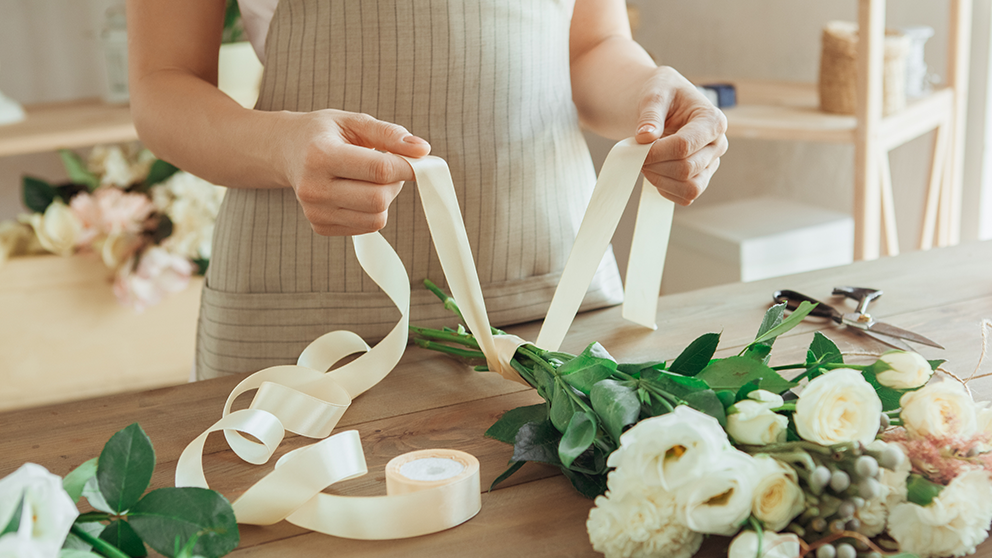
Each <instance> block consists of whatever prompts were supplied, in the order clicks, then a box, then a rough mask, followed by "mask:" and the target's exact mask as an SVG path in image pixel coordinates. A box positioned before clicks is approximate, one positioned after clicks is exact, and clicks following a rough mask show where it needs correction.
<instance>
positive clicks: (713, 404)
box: [684, 389, 727, 428]
mask: <svg viewBox="0 0 992 558" xmlns="http://www.w3.org/2000/svg"><path fill="white" fill-rule="evenodd" d="M684 399H685V402H686V403H688V405H689V406H690V407H692V408H693V409H696V410H697V411H700V412H703V413H706V414H707V415H710V416H711V417H713V418H715V419H716V420H718V421H719V422H720V426H722V427H723V428H727V413H726V411H725V410H724V408H723V403H721V402H720V398H719V397H717V395H716V392H715V391H713V390H711V389H708V390H705V391H697V392H694V393H690V394H689V395H686V396H685V398H684Z"/></svg>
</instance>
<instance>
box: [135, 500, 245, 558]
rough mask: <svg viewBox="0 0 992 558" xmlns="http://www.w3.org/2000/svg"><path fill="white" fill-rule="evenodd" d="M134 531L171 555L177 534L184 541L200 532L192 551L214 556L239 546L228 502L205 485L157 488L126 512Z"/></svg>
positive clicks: (163, 552) (210, 557) (211, 557)
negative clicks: (199, 486) (203, 486)
mask: <svg viewBox="0 0 992 558" xmlns="http://www.w3.org/2000/svg"><path fill="white" fill-rule="evenodd" d="M128 518H129V519H130V523H131V526H132V527H134V530H135V532H136V533H137V534H138V535H139V536H140V537H141V538H142V539H143V540H144V541H145V543H146V544H148V546H150V547H152V548H153V549H155V551H157V552H159V553H161V554H163V555H165V556H173V554H174V553H175V548H176V546H175V545H176V537H177V536H178V537H179V539H180V542H181V543H182V544H185V542H186V541H187V540H189V538H190V537H192V536H194V535H196V534H197V533H199V534H200V539H199V540H198V541H197V543H196V546H195V547H194V554H199V555H201V556H204V557H206V558H215V557H218V556H223V555H225V554H227V553H228V552H231V551H232V550H234V549H235V548H236V547H237V546H238V542H239V541H240V536H239V535H238V524H237V521H236V520H235V518H234V510H233V509H232V508H231V504H230V502H228V501H227V499H226V498H224V497H223V496H221V495H220V494H218V493H216V492H214V491H213V490H208V489H206V488H195V487H184V488H172V487H169V488H159V489H158V490H153V491H151V492H149V493H148V494H146V495H145V497H144V498H142V499H141V500H139V501H138V503H137V504H135V505H134V507H132V508H131V511H130V513H128Z"/></svg>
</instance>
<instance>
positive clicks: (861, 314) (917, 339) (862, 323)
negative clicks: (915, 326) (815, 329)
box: [773, 287, 944, 351]
mask: <svg viewBox="0 0 992 558" xmlns="http://www.w3.org/2000/svg"><path fill="white" fill-rule="evenodd" d="M833 294H834V295H835V296H845V297H847V298H851V299H854V300H856V301H858V309H857V310H856V311H854V312H848V313H846V314H844V313H841V312H839V311H838V310H837V309H835V308H834V307H832V306H830V305H828V304H824V303H822V302H820V301H818V300H816V299H814V298H811V297H808V296H806V295H804V294H802V293H797V292H796V291H789V290H785V291H776V292H775V294H774V295H773V296H774V298H775V302H785V303H786V308H788V309H789V310H795V309H796V308H798V307H799V304H800V303H801V302H803V301H806V302H810V303H813V304H816V308H813V311H812V312H810V315H811V316H818V317H821V318H830V319H831V320H833V321H835V322H837V323H838V324H843V325H846V326H850V327H853V328H855V329H857V330H859V331H861V332H862V333H864V334H865V335H867V336H869V337H871V338H873V339H875V340H877V341H880V342H882V343H885V344H886V345H889V346H890V347H895V348H897V349H901V350H903V351H912V350H913V348H912V347H910V346H909V345H907V344H906V343H904V342H903V341H902V340H903V339H905V340H906V341H912V342H913V343H920V344H921V345H929V346H931V347H936V348H938V349H943V348H944V347H942V346H940V345H939V344H938V343H936V342H934V341H932V340H930V339H928V338H926V337H924V336H922V335H920V334H918V333H914V332H912V331H908V330H905V329H902V328H900V327H896V326H894V325H890V324H887V323H884V322H879V321H877V320H875V319H874V318H872V317H871V315H870V314H868V304H869V303H870V302H871V301H873V300H875V299H876V298H878V297H880V296H882V291H880V290H878V289H868V288H864V287H834V291H833Z"/></svg>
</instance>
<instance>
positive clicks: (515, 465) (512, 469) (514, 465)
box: [489, 461, 526, 492]
mask: <svg viewBox="0 0 992 558" xmlns="http://www.w3.org/2000/svg"><path fill="white" fill-rule="evenodd" d="M524 463H526V461H511V462H510V466H509V467H507V468H506V470H505V471H503V472H502V473H500V475H499V476H498V477H496V480H494V481H493V483H492V484H490V485H489V491H490V492H492V491H493V490H494V489H495V488H496V485H498V484H499V483H501V482H503V481H505V480H506V479H508V478H510V476H511V475H513V473H516V472H517V471H519V470H520V468H521V467H523V466H524Z"/></svg>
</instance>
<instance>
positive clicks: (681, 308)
mask: <svg viewBox="0 0 992 558" xmlns="http://www.w3.org/2000/svg"><path fill="white" fill-rule="evenodd" d="M990 278H992V242H984V243H973V244H966V245H961V246H957V247H953V248H941V249H936V250H932V251H929V252H914V253H910V254H905V255H902V256H899V257H895V258H884V259H881V260H875V261H871V262H858V263H855V264H852V265H849V266H844V267H839V268H833V269H828V270H821V271H817V272H810V273H805V274H800V275H794V276H790V277H785V278H777V279H769V280H764V281H759V282H754V283H746V284H734V285H723V286H719V287H713V288H709V289H703V290H699V291H694V292H689V293H682V294H678V295H672V296H665V297H661V298H660V299H659V301H658V326H659V327H658V330H657V331H647V330H644V329H642V328H639V327H637V326H634V325H631V324H627V323H625V322H623V321H622V320H621V318H620V309H619V308H610V309H605V310H600V311H596V312H590V313H587V314H584V315H581V316H579V317H578V318H577V319H576V321H575V324H574V325H573V326H572V330H571V331H570V333H569V336H568V338H567V339H566V342H565V346H564V347H563V350H567V351H572V352H578V351H580V350H581V349H582V348H583V347H584V346H585V345H586V344H588V343H590V342H593V341H600V342H601V343H602V344H603V345H604V346H605V347H606V348H607V349H608V350H609V351H610V352H611V353H612V354H613V355H614V356H615V357H617V358H618V359H619V360H621V361H637V360H648V359H672V358H674V357H675V356H677V355H678V353H679V352H680V351H681V350H682V348H684V347H685V346H686V345H687V344H688V343H689V342H690V341H692V340H693V339H694V338H695V337H697V336H699V335H701V334H703V333H707V332H711V331H717V332H722V342H721V345H720V353H719V354H720V355H721V356H726V355H729V354H732V353H735V352H737V351H739V350H740V348H741V347H742V346H743V345H745V344H746V343H747V342H748V341H750V340H751V339H753V337H754V334H755V331H756V330H757V327H758V324H759V323H760V320H761V317H762V315H763V314H764V312H765V310H766V309H767V308H768V306H769V304H770V303H771V294H772V292H773V291H775V290H777V289H784V288H791V289H794V290H798V291H800V292H804V293H806V294H808V295H810V296H813V297H816V298H820V299H821V300H824V302H828V303H831V304H834V305H836V306H845V305H846V307H848V308H850V309H853V303H852V304H847V303H845V302H843V301H840V300H839V299H835V298H831V297H830V296H829V294H830V291H831V289H832V287H834V286H840V285H854V286H867V287H873V288H879V289H882V290H884V292H885V294H884V296H882V297H881V298H880V299H879V300H878V301H876V302H875V303H873V305H872V307H871V308H870V311H871V313H872V315H873V316H874V317H875V318H876V319H880V320H883V321H886V322H889V323H892V324H893V325H897V326H900V327H903V328H907V329H911V330H913V331H917V332H919V333H922V334H923V335H926V336H928V337H930V338H932V339H934V340H936V341H937V342H939V343H942V344H943V345H944V346H945V347H946V350H944V351H940V350H937V349H931V348H928V347H921V348H920V351H921V353H922V354H923V355H924V356H926V357H927V358H946V359H948V362H947V364H946V366H947V367H948V368H949V369H950V370H953V371H955V372H956V373H958V374H959V375H968V374H970V373H971V372H972V371H973V370H974V369H975V366H976V364H977V361H978V358H979V355H980V354H981V350H982V347H981V344H982V343H981V338H982V336H981V330H980V325H979V324H980V321H981V319H982V318H992V280H990ZM538 327H539V324H524V325H522V326H518V327H516V328H512V329H513V333H516V334H518V335H520V336H522V337H524V338H528V339H533V338H535V337H536V334H537V329H538ZM817 330H820V331H822V332H823V333H824V334H826V335H827V336H828V337H830V338H831V339H833V340H834V341H835V342H836V343H837V344H838V345H839V346H840V348H841V349H842V350H843V351H846V352H876V353H877V352H881V351H884V350H886V347H885V346H883V345H880V344H879V343H877V342H875V341H873V340H871V339H869V338H867V337H864V336H862V335H860V334H858V333H856V332H853V331H849V330H845V329H843V328H842V327H839V326H836V325H835V324H833V323H832V322H829V323H828V322H825V321H822V320H807V321H805V322H804V323H803V324H801V325H800V326H799V327H797V328H796V329H795V330H793V331H792V332H790V333H789V334H787V335H785V336H782V337H780V338H779V339H778V340H777V341H776V344H775V349H774V350H773V361H772V364H783V363H789V362H796V361H799V360H802V359H803V358H804V357H805V348H806V346H807V345H808V344H809V341H810V339H811V334H812V332H813V331H817ZM866 358H867V357H866ZM983 371H985V372H992V363H988V364H986V365H985V366H984V367H983ZM239 379H240V378H238V377H234V378H219V379H215V380H209V381H205V382H199V383H196V384H187V385H182V386H178V387H169V388H163V389H158V390H153V391H145V392H139V393H130V394H118V395H112V396H108V397H103V398H99V399H91V400H86V401H79V402H73V403H67V404H62V405H55V406H49V407H39V408H32V409H23V410H19V411H12V412H7V413H4V414H0V477H2V476H5V475H7V474H9V473H11V472H12V471H14V470H15V469H16V468H17V467H19V466H20V465H21V464H22V463H24V462H25V461H33V462H37V463H40V464H42V465H44V466H46V467H48V468H49V469H50V470H51V471H52V472H54V473H56V474H59V475H64V474H66V473H67V472H69V471H70V470H71V469H72V468H74V467H75V466H76V465H78V464H79V463H81V462H83V461H85V460H86V459H89V458H91V457H94V456H96V455H98V454H99V451H100V449H101V448H102V445H103V443H104V442H105V441H106V440H107V439H108V438H109V437H110V436H111V435H112V434H113V433H114V432H115V431H117V430H119V429H121V428H123V427H124V426H127V425H128V424H130V423H132V422H139V423H140V424H141V426H142V427H143V428H144V429H145V431H146V432H147V433H148V434H149V436H150V437H151V439H152V441H153V443H154V444H155V448H156V455H157V460H158V466H157V469H156V473H155V476H154V477H153V479H152V484H153V487H162V486H168V485H170V484H171V482H172V477H173V474H174V472H175V462H176V459H177V458H178V457H179V454H180V453H181V451H182V449H183V448H184V447H185V445H186V444H187V443H189V441H190V440H192V439H193V438H194V437H195V436H197V435H198V434H200V432H202V431H203V430H205V429H206V428H207V427H209V426H210V425H211V424H212V423H213V422H214V421H215V420H216V419H218V418H219V417H220V413H221V407H222V405H223V401H224V399H225V398H226V396H227V394H228V393H229V392H230V390H231V389H232V388H233V387H234V385H235V384H236V383H237V381H238V380H239ZM972 389H973V390H974V391H975V392H976V395H977V396H978V397H980V398H984V399H989V398H990V395H992V381H987V380H979V381H977V382H975V383H974V384H973V385H972ZM539 401H540V398H539V397H538V396H537V395H536V393H534V391H533V390H529V389H526V388H523V387H522V386H520V385H519V384H516V383H513V382H507V381H504V380H502V379H501V378H499V377H498V376H496V375H495V374H488V373H476V372H472V371H471V370H469V369H467V368H465V367H463V366H462V365H460V364H458V363H456V362H454V361H451V360H449V359H446V358H444V357H441V356H439V355H436V354H433V353H428V352H426V351H423V350H420V349H416V348H410V349H409V350H408V352H407V354H406V355H405V356H404V357H403V360H402V362H401V364H400V365H399V366H398V367H397V368H396V369H395V370H394V371H393V372H392V373H391V374H390V375H389V376H388V377H387V378H386V379H385V380H384V381H383V382H382V383H381V384H380V385H378V386H376V387H375V388H373V389H371V390H370V391H369V392H368V393H366V394H365V395H362V396H361V397H359V398H358V399H357V400H356V401H355V402H354V403H353V404H352V408H351V409H349V411H348V412H347V413H346V414H345V416H344V419H343V421H342V422H341V424H340V426H339V428H338V430H343V429H356V430H358V432H359V433H360V434H361V438H362V443H363V446H364V448H365V452H366V459H367V460H368V465H369V474H368V475H366V476H365V477H363V478H360V479H356V480H352V481H348V482H346V483H342V484H341V485H340V486H337V485H336V486H335V487H332V489H331V490H330V491H331V492H335V493H338V494H347V495H380V494H384V493H385V481H384V472H383V470H384V466H385V463H386V462H387V461H388V460H389V459H390V458H392V457H394V456H396V455H398V454H401V453H405V452H407V451H411V450H415V449H422V448H455V449H460V450H463V451H467V452H470V453H472V454H474V455H476V456H477V457H478V458H479V461H480V463H481V474H482V483H483V489H484V494H483V507H482V512H481V513H480V514H479V515H478V516H476V517H475V518H474V519H472V520H470V521H469V522H467V523H466V524H464V525H462V526H460V527H457V528H455V529H451V530H448V531H445V532H442V533H437V534H434V535H428V536H424V537H417V538H414V539H407V540H399V541H381V542H374V541H373V542H370V541H352V540H345V539H338V538H333V537H329V536H326V535H321V534H316V533H311V532H305V531H304V530H302V529H300V528H298V527H295V526H293V525H290V524H287V523H285V522H282V523H279V524H276V525H272V526H267V527H256V526H247V525H246V526H242V527H241V534H242V542H241V545H240V547H239V548H238V549H237V550H236V551H235V553H234V554H235V555H237V556H242V555H243V556H286V555H294V556H309V555H324V554H330V553H332V552H333V553H335V554H337V555H347V556H595V555H597V554H596V553H595V552H594V551H593V550H592V548H591V546H590V545H589V541H588V538H587V536H586V533H585V518H586V516H587V514H588V510H589V508H590V507H591V506H592V502H591V501H589V500H586V499H584V498H583V497H581V496H579V495H578V494H577V493H576V492H575V491H574V490H572V488H571V487H570V486H569V484H568V482H567V481H566V480H565V479H564V478H563V477H561V476H560V475H559V474H558V473H557V472H556V471H555V470H554V469H551V468H547V467H541V466H537V465H528V466H526V467H525V468H524V469H522V470H521V471H520V472H519V473H517V475H515V476H514V477H513V478H512V479H511V480H510V481H509V482H506V483H504V484H503V485H501V486H500V487H499V488H498V489H496V490H493V491H492V492H486V491H485V490H486V487H488V485H489V483H491V482H492V480H493V479H494V478H495V477H496V476H498V475H499V474H500V473H501V472H502V471H503V469H504V468H505V466H506V463H507V461H508V459H509V457H510V455H511V453H512V448H510V447H509V446H507V445H505V444H501V443H499V442H495V441H493V440H489V439H486V438H485V437H484V436H483V433H484V432H485V430H486V429H487V428H488V427H489V425H491V424H492V423H493V422H494V421H495V420H496V418H497V417H498V416H499V415H500V414H501V413H503V412H505V411H507V410H509V409H512V408H514V407H517V406H520V405H529V404H533V403H536V402H539ZM244 404H246V402H244ZM310 442H311V441H310V440H308V439H305V438H300V437H289V438H287V440H286V441H284V442H283V445H282V446H281V447H280V448H279V450H278V452H277V454H276V456H277V457H278V456H279V455H282V454H283V453H285V452H287V451H289V450H291V449H294V448H296V447H300V446H301V445H304V444H307V443H310ZM204 465H205V470H206V473H207V480H208V481H209V482H210V483H211V487H212V488H214V489H216V490H219V491H220V492H222V493H224V494H225V495H226V496H228V497H229V498H236V497H237V496H238V494H240V493H241V492H243V491H244V490H245V489H246V488H247V487H248V486H250V485H251V484H252V483H253V482H255V481H256V480H258V479H259V478H261V477H262V476H263V475H264V474H266V473H267V472H268V471H269V470H270V465H263V466H252V465H248V464H246V463H244V462H242V461H240V459H238V458H237V457H236V456H235V455H234V454H233V452H231V451H230V450H229V449H227V447H226V444H225V442H224V439H223V437H222V436H220V435H218V434H213V435H211V437H210V439H209V440H208V443H207V447H206V452H205V457H204ZM725 545H726V539H722V538H719V537H714V538H712V539H711V540H710V541H708V542H707V543H706V545H704V548H703V550H702V551H701V553H700V555H702V556H718V555H720V554H721V553H722V552H724V549H725ZM338 553H340V554H338ZM978 555H979V556H992V545H989V544H986V545H984V546H982V547H980V548H979V554H978Z"/></svg>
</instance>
